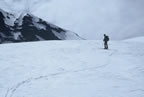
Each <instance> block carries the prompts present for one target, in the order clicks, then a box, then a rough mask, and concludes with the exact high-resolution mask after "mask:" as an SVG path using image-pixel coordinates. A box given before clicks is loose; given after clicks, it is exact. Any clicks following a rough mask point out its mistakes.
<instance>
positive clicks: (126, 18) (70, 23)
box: [0, 0, 144, 39]
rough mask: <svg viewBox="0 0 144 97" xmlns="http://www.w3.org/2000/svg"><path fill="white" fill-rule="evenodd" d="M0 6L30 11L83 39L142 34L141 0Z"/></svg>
mask: <svg viewBox="0 0 144 97" xmlns="http://www.w3.org/2000/svg"><path fill="white" fill-rule="evenodd" d="M0 8H2V9H4V10H7V11H10V12H12V13H20V12H22V11H23V10H29V11H30V12H32V13H33V14H34V15H36V16H38V17H41V18H43V19H44V20H47V21H48V22H51V23H53V24H56V25H58V26H60V27H63V28H65V29H68V30H71V31H74V32H76V33H78V34H79V35H80V36H82V37H84V38H87V39H100V38H102V37H103V34H104V33H106V34H108V35H109V36H110V37H111V39H123V38H127V37H135V36H141V35H144V0H1V1H0Z"/></svg>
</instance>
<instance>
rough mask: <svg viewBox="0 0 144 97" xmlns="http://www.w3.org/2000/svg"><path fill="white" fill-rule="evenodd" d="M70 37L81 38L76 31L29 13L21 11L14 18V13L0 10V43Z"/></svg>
mask: <svg viewBox="0 0 144 97" xmlns="http://www.w3.org/2000/svg"><path fill="white" fill-rule="evenodd" d="M70 39H76V40H77V39H81V38H80V37H79V36H78V35H77V34H76V33H73V32H70V31H67V30H64V29H62V28H60V27H58V26H55V25H53V24H50V23H48V22H46V21H44V20H42V19H40V18H38V17H36V16H34V15H32V14H30V13H23V14H21V16H20V17H18V18H17V19H16V18H15V16H14V15H12V14H9V13H7V12H5V11H3V10H0V40H1V43H6V42H28V41H41V40H70Z"/></svg>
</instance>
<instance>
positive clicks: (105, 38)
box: [103, 34, 109, 49]
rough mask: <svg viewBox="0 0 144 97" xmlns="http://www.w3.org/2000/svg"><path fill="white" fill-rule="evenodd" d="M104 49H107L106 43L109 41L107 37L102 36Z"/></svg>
mask: <svg viewBox="0 0 144 97" xmlns="http://www.w3.org/2000/svg"><path fill="white" fill-rule="evenodd" d="M103 41H104V49H108V41H109V36H107V35H106V34H104V39H103Z"/></svg>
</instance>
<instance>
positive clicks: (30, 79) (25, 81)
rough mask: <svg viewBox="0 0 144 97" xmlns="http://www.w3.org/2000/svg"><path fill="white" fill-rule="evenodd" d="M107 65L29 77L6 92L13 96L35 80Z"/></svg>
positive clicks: (6, 96)
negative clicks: (23, 86)
mask: <svg viewBox="0 0 144 97" xmlns="http://www.w3.org/2000/svg"><path fill="white" fill-rule="evenodd" d="M107 65H109V64H108V63H107V64H104V65H102V66H98V67H92V68H86V69H80V70H74V71H65V72H58V73H54V74H50V75H46V76H39V77H36V78H28V79H27V80H24V81H22V82H20V83H18V84H17V85H16V86H14V87H12V88H10V89H9V88H8V89H7V92H6V94H5V97H13V95H14V93H15V92H16V91H17V89H18V88H19V87H22V85H24V84H27V83H30V82H33V81H38V80H40V79H49V78H50V77H53V76H59V75H64V74H67V73H78V72H83V71H88V70H92V69H100V68H104V67H106V66H107Z"/></svg>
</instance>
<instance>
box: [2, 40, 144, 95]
mask: <svg viewBox="0 0 144 97" xmlns="http://www.w3.org/2000/svg"><path fill="white" fill-rule="evenodd" d="M89 43H90V42H88V43H87V44H89ZM91 44H95V43H91ZM91 44H90V45H91ZM113 44H114V43H113ZM123 44H124V45H125V46H126V45H128V46H127V48H124V49H126V50H124V49H123V50H118V49H116V48H114V49H109V50H108V51H107V50H103V49H101V50H98V49H97V48H93V47H92V48H86V49H87V50H93V51H96V52H98V54H103V55H104V56H106V58H107V59H106V61H105V62H104V64H99V65H98V64H97V66H91V65H90V64H89V65H90V66H91V67H88V68H86V67H85V68H80V69H72V70H65V69H63V68H62V69H63V70H62V71H60V72H57V73H51V74H40V76H36V77H33V76H31V77H29V78H26V79H25V80H23V81H20V82H18V83H15V84H14V85H12V86H11V87H9V88H8V89H7V90H6V91H5V94H4V97H15V96H14V95H16V94H17V91H18V90H19V89H20V88H23V86H24V85H26V86H28V84H29V83H34V82H37V81H38V82H39V81H40V80H46V81H48V80H49V79H53V77H58V76H64V75H67V74H68V75H69V74H74V75H76V74H77V73H80V72H85V73H86V72H87V71H88V72H89V71H93V70H95V71H97V70H103V69H106V68H109V67H111V66H112V65H113V64H111V63H112V62H113V61H114V60H113V58H114V57H115V56H117V55H120V56H121V55H122V56H130V55H137V57H143V56H144V53H141V52H140V50H141V48H140V49H139V48H137V47H136V46H135V47H133V48H132V46H131V45H129V44H130V43H129V42H128V43H127V42H120V46H122V45H123ZM142 44H143V43H142ZM110 46H111V44H110ZM117 48H119V46H118V47H117ZM120 49H122V48H120ZM130 49H132V50H135V52H131V51H128V50H130ZM54 50H56V49H54ZM70 50H71V51H72V52H76V53H80V51H81V48H78V49H77V48H76V49H75V50H77V51H74V49H70ZM60 51H62V52H64V53H67V52H69V50H66V49H62V48H60ZM138 52H140V53H138ZM80 61H81V60H80ZM83 63H85V62H83ZM113 66H114V65H113ZM139 68H140V67H139V66H137V67H135V68H133V69H136V70H139ZM140 69H141V71H139V72H142V71H143V69H142V68H140ZM75 73H76V74H75ZM107 76H108V77H112V76H111V75H103V77H107ZM113 77H114V78H115V79H118V80H126V81H129V82H137V81H136V80H134V79H129V78H121V76H120V75H117V74H116V75H113ZM113 77H112V78H113ZM113 88H118V86H117V87H116V86H113ZM127 92H129V93H135V92H136V93H137V94H141V95H143V94H144V88H138V87H136V88H135V89H134V88H131V89H129V90H127ZM108 97H109V96H108ZM120 97H123V96H120ZM140 97H142V96H140Z"/></svg>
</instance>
